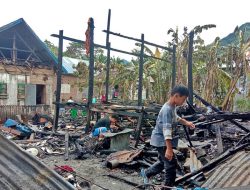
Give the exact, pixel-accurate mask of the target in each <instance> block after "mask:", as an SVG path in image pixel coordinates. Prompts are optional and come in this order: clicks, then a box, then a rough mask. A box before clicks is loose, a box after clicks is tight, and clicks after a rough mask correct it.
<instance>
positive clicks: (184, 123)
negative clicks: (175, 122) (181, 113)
mask: <svg viewBox="0 0 250 190" xmlns="http://www.w3.org/2000/svg"><path fill="white" fill-rule="evenodd" d="M179 122H180V123H181V124H182V125H186V126H188V127H189V128H190V129H194V128H195V125H194V124H193V123H192V122H190V121H187V120H186V119H183V118H180V119H179Z"/></svg>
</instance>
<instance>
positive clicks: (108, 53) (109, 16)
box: [105, 9, 111, 102]
mask: <svg viewBox="0 0 250 190" xmlns="http://www.w3.org/2000/svg"><path fill="white" fill-rule="evenodd" d="M110 19H111V10H110V9H109V13H108V24H107V35H106V48H107V65H106V83H105V85H106V93H105V96H106V102H108V96H109V69H110V42H109V31H110Z"/></svg>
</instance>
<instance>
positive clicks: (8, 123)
mask: <svg viewBox="0 0 250 190" xmlns="http://www.w3.org/2000/svg"><path fill="white" fill-rule="evenodd" d="M4 127H7V128H10V127H13V128H14V129H16V130H18V131H20V132H21V136H30V135H31V133H32V132H33V131H32V129H30V128H29V127H27V126H26V125H24V124H18V123H17V122H16V121H15V120H13V119H7V121H6V122H5V123H4Z"/></svg>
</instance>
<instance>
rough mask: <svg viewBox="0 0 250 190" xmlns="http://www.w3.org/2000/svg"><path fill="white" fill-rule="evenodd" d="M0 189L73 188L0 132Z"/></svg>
mask: <svg viewBox="0 0 250 190" xmlns="http://www.w3.org/2000/svg"><path fill="white" fill-rule="evenodd" d="M0 189H4V190H34V189H35V190H44V189H46V190H59V189H60V190H66V189H67V190H73V189H75V188H74V187H73V186H72V185H71V184H70V183H68V182H67V181H66V180H64V179H63V178H62V177H61V176H60V175H59V174H57V173H56V172H55V171H53V170H51V169H49V168H48V167H47V166H46V165H44V164H43V163H41V162H40V161H39V160H37V159H36V158H35V157H33V156H32V155H30V154H28V153H27V152H25V151H23V150H22V149H21V148H19V147H18V146H17V145H16V144H15V143H13V142H11V141H10V140H8V139H6V138H5V137H4V136H3V135H1V134H0Z"/></svg>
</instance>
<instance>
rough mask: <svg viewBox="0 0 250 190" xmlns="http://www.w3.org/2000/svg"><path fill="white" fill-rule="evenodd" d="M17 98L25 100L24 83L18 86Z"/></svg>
mask: <svg viewBox="0 0 250 190" xmlns="http://www.w3.org/2000/svg"><path fill="white" fill-rule="evenodd" d="M17 97H18V99H23V98H25V84H24V83H18V84H17Z"/></svg>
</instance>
